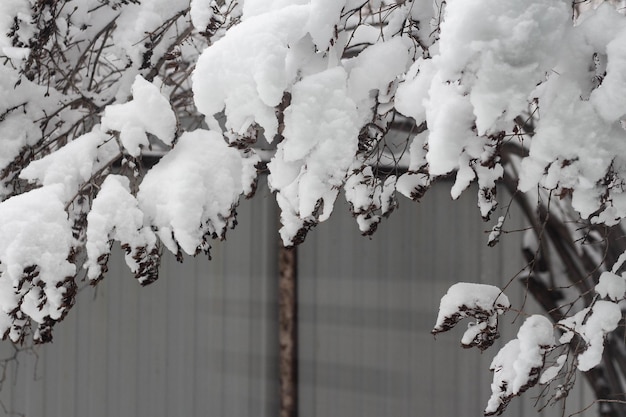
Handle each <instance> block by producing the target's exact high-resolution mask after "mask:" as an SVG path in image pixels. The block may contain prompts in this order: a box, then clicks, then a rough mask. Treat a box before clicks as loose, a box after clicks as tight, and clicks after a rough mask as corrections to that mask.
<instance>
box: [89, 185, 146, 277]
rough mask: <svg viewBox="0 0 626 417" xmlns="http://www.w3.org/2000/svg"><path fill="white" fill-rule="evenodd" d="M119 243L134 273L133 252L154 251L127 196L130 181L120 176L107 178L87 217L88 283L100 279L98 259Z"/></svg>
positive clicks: (134, 203) (136, 208)
mask: <svg viewBox="0 0 626 417" xmlns="http://www.w3.org/2000/svg"><path fill="white" fill-rule="evenodd" d="M113 241H118V242H120V243H121V244H123V245H129V247H128V250H127V251H126V263H127V265H128V266H129V268H130V270H131V271H132V272H133V273H135V272H137V268H138V266H137V263H136V261H135V260H134V259H133V257H132V253H133V250H134V249H135V248H148V250H147V252H149V251H150V248H154V246H155V244H156V236H155V235H154V233H153V232H152V230H151V229H150V227H147V226H146V224H145V221H144V214H143V212H142V211H141V210H140V209H139V204H138V202H137V200H136V199H135V197H134V196H133V195H132V194H131V193H130V186H129V180H128V178H126V177H123V176H119V175H109V176H108V177H107V178H106V179H105V180H104V182H103V183H102V186H101V187H100V191H99V192H98V194H97V196H96V198H95V199H94V200H93V203H92V207H91V211H90V212H89V214H88V215H87V242H86V244H85V248H86V250H87V260H86V261H85V264H84V267H85V268H87V269H88V272H87V276H88V278H89V279H92V280H94V279H97V278H100V277H101V275H102V273H103V271H102V266H101V262H100V261H101V257H103V256H108V255H109V253H110V250H111V242H113Z"/></svg>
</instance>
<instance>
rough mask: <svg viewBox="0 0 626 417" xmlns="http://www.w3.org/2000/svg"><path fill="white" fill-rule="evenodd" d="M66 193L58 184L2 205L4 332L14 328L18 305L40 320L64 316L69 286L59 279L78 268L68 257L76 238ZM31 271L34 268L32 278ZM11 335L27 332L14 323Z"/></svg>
mask: <svg viewBox="0 0 626 417" xmlns="http://www.w3.org/2000/svg"><path fill="white" fill-rule="evenodd" d="M63 194H64V189H63V186H62V185H58V184H57V185H51V186H46V187H42V188H38V189H35V190H32V191H29V192H27V193H24V194H20V195H18V196H15V197H12V198H9V199H8V200H5V201H3V202H2V204H0V334H5V332H7V331H9V327H11V325H12V324H13V320H12V318H11V317H10V316H9V314H10V313H11V312H14V311H16V310H18V311H19V310H21V311H22V312H23V313H24V314H26V315H28V316H29V317H31V318H32V319H33V320H35V321H36V322H37V323H43V322H44V321H45V319H46V317H50V318H52V319H58V318H60V317H61V315H62V314H63V313H64V311H65V307H64V306H63V297H64V295H65V291H66V289H65V287H63V286H62V285H58V284H60V283H62V282H63V281H65V279H66V278H68V277H72V276H73V275H74V273H75V272H76V271H75V266H74V265H73V264H71V263H70V262H69V261H68V260H67V259H68V256H69V254H70V252H71V250H72V246H73V245H74V239H73V237H72V226H71V224H70V222H69V221H68V218H67V213H66V211H65V207H64V206H65V203H64V202H63V200H62V198H63ZM35 267H36V268H35ZM25 270H26V271H28V270H31V271H30V272H31V274H30V275H31V276H30V278H28V279H26V278H25V276H27V275H29V274H28V273H26V272H25ZM20 300H21V301H22V302H21V304H19V301H20ZM9 336H10V337H11V339H12V340H16V339H17V338H19V337H20V336H21V332H20V331H19V330H17V329H15V328H12V329H11V331H10V333H9Z"/></svg>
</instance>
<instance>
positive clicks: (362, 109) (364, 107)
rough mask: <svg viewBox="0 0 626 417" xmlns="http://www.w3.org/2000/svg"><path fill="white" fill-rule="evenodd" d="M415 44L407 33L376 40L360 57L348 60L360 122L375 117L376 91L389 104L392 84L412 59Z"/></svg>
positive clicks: (349, 91)
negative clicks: (373, 110)
mask: <svg viewBox="0 0 626 417" xmlns="http://www.w3.org/2000/svg"><path fill="white" fill-rule="evenodd" d="M410 48H411V44H410V43H409V42H408V41H407V40H406V39H405V38H403V37H394V38H392V39H391V40H389V41H386V42H380V43H376V44H374V45H372V46H369V47H368V48H366V49H365V50H364V51H363V52H361V53H360V54H359V55H358V56H357V57H356V58H354V59H352V60H350V61H348V62H346V63H345V68H346V70H347V71H348V72H349V74H350V75H349V78H348V94H349V95H350V97H352V99H353V100H354V101H355V102H356V103H357V107H358V109H359V119H360V123H362V124H365V123H367V122H368V121H369V120H367V119H368V117H371V111H370V109H371V108H372V107H374V105H375V100H374V98H375V96H374V95H373V94H372V92H373V91H377V92H378V100H379V101H380V102H381V103H383V104H388V103H389V100H390V99H391V98H392V96H391V95H390V94H388V93H389V92H390V90H391V88H390V87H391V86H390V84H391V83H392V82H393V81H394V80H396V79H397V78H398V77H399V76H400V75H401V74H403V73H404V72H405V71H406V70H407V68H408V66H409V62H410V55H409V50H410Z"/></svg>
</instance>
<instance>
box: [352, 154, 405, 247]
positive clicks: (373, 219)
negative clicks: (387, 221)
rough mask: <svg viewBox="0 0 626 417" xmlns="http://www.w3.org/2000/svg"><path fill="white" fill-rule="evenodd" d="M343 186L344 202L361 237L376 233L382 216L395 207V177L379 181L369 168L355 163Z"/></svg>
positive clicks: (391, 176)
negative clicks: (353, 217) (354, 219)
mask: <svg viewBox="0 0 626 417" xmlns="http://www.w3.org/2000/svg"><path fill="white" fill-rule="evenodd" d="M350 171H351V173H350V174H349V176H348V179H347V180H346V183H345V185H344V191H345V194H346V201H347V202H348V203H349V204H350V211H351V212H352V214H353V215H354V216H356V221H357V223H358V225H359V230H360V231H361V233H362V234H363V235H366V236H367V235H371V234H372V233H374V232H375V231H376V228H377V227H378V223H380V221H381V220H382V216H387V215H389V214H390V213H391V211H392V210H394V209H395V208H396V206H397V203H396V200H395V195H394V194H395V191H396V183H397V177H396V176H395V175H390V176H389V177H387V178H386V179H385V180H381V179H380V178H377V177H376V176H375V175H374V171H373V170H372V167H371V166H365V165H361V166H359V164H358V163H357V166H356V167H355V168H352V169H350Z"/></svg>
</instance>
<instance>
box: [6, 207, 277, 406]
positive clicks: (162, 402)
mask: <svg viewBox="0 0 626 417" xmlns="http://www.w3.org/2000/svg"><path fill="white" fill-rule="evenodd" d="M251 203H252V202H243V203H242V204H241V206H240V208H239V210H238V211H239V221H240V223H242V224H243V225H245V226H242V227H239V228H237V229H236V230H232V231H230V233H229V234H228V240H227V242H223V244H217V245H215V247H214V248H213V250H212V255H213V260H212V261H211V262H209V261H208V260H207V259H206V258H204V257H201V258H198V259H195V260H194V259H192V258H187V259H186V262H185V263H184V264H179V263H177V262H176V261H175V259H174V258H173V257H172V256H165V257H164V260H163V265H162V276H161V278H160V279H159V280H158V281H157V282H155V283H154V284H152V285H150V286H148V287H145V288H140V287H139V285H138V283H137V282H136V281H135V280H134V279H133V278H132V277H131V275H130V274H129V272H128V271H127V268H126V266H125V265H124V264H123V261H122V260H121V257H119V256H117V257H116V258H115V259H114V260H112V262H111V263H110V271H109V274H108V275H107V277H106V278H105V280H104V281H103V282H101V283H100V284H99V285H98V286H97V288H96V289H95V291H94V289H92V288H91V287H87V288H86V289H84V290H83V291H82V292H81V293H80V295H79V300H78V302H77V305H76V306H75V307H74V309H73V310H72V312H71V313H70V315H69V316H68V317H67V318H66V320H65V321H64V322H62V323H60V324H59V325H58V326H57V328H56V329H55V334H54V342H53V343H52V344H51V345H46V346H42V347H38V348H36V350H35V352H36V354H37V356H38V357H35V356H34V355H33V354H30V353H29V352H24V353H21V354H20V357H19V364H18V363H11V364H10V366H9V369H8V370H9V374H8V375H9V378H8V379H7V382H6V383H5V384H4V386H3V387H2V392H1V393H0V398H1V399H2V401H3V403H4V404H5V406H6V408H7V409H8V410H12V411H15V412H20V413H24V415H26V416H28V417H44V416H45V417H47V416H50V417H60V416H64V417H65V416H76V417H99V416H102V417H118V416H119V417H124V416H129V417H131V416H142V417H161V416H162V417H165V416H168V417H169V416H185V417H187V416H233V417H238V416H241V417H244V416H261V417H263V416H276V415H277V409H278V400H277V397H278V370H277V369H276V366H275V364H276V363H277V346H278V342H277V340H276V336H275V335H276V334H277V331H278V330H277V324H276V317H277V314H278V313H277V307H276V306H277V298H276V294H277V291H276V288H275V276H276V270H277V266H276V262H275V259H276V256H277V255H276V253H277V233H276V230H277V220H276V219H277V217H276V211H275V209H274V203H273V201H272V200H271V199H270V198H269V196H266V197H264V196H262V195H260V196H258V197H257V198H255V200H254V202H253V204H251ZM5 352H6V354H5ZM10 353H11V347H10V346H9V345H8V344H3V346H2V354H3V356H0V357H6V355H7V354H10ZM0 415H3V413H2V410H0Z"/></svg>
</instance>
